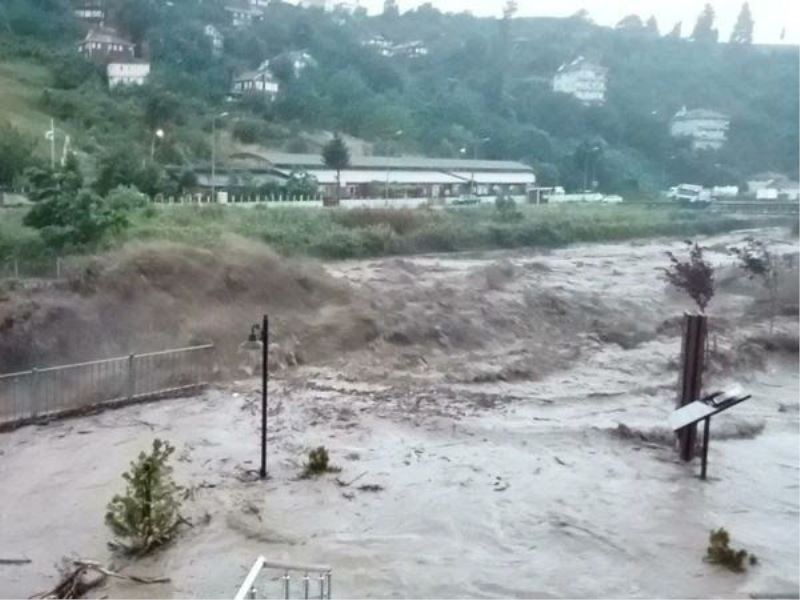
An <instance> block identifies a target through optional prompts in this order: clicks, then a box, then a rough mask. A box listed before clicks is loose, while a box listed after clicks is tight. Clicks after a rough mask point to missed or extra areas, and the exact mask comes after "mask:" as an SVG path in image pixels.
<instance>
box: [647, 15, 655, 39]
mask: <svg viewBox="0 0 800 600" xmlns="http://www.w3.org/2000/svg"><path fill="white" fill-rule="evenodd" d="M644 28H645V29H646V30H647V32H648V33H652V34H654V35H658V21H656V17H655V15H650V18H649V19H647V23H645V26H644Z"/></svg>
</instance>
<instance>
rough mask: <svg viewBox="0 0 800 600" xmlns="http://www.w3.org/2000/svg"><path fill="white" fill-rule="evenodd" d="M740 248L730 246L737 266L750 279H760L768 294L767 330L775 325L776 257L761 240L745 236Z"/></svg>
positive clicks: (776, 302) (776, 294) (776, 308)
mask: <svg viewBox="0 0 800 600" xmlns="http://www.w3.org/2000/svg"><path fill="white" fill-rule="evenodd" d="M745 242H746V244H745V245H744V247H742V248H736V247H733V248H730V252H731V254H733V255H734V256H736V257H737V258H738V259H739V268H741V269H742V270H744V271H745V272H746V273H747V276H748V278H750V279H756V278H757V279H760V280H761V283H762V284H763V285H764V287H765V288H766V290H767V294H768V295H769V306H770V311H769V331H770V333H772V331H773V329H774V327H775V316H776V315H777V313H778V264H777V260H776V257H775V256H774V255H773V254H772V253H771V252H770V251H769V248H767V245H766V244H765V243H764V242H762V241H761V240H756V239H753V238H747V239H746V240H745Z"/></svg>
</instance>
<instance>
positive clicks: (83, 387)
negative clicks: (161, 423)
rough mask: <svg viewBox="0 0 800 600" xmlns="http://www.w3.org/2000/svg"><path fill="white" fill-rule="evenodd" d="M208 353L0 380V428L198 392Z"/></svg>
mask: <svg viewBox="0 0 800 600" xmlns="http://www.w3.org/2000/svg"><path fill="white" fill-rule="evenodd" d="M213 350H214V346H213V345H212V344H207V345H203V346H191V347H188V348H178V349H175V350H164V351H161V352H149V353H146V354H131V355H129V356H121V357H116V358H107V359H104V360H94V361H90V362H83V363H76V364H71V365H62V366H58V367H46V368H41V369H37V368H34V369H31V370H29V371H20V372H18V373H8V374H5V375H0V427H9V426H16V425H19V424H24V423H27V422H34V421H36V420H38V419H42V418H50V417H54V416H65V415H68V414H71V413H80V412H81V411H84V410H88V409H92V408H95V407H100V406H106V405H114V404H123V403H129V402H135V401H137V400H142V399H147V398H152V397H156V396H161V395H169V394H175V393H178V392H183V391H187V390H191V389H194V388H198V387H201V386H203V385H206V384H207V383H208V375H209V373H210V372H211V368H212V356H213Z"/></svg>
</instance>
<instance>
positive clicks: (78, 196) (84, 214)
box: [23, 188, 129, 251]
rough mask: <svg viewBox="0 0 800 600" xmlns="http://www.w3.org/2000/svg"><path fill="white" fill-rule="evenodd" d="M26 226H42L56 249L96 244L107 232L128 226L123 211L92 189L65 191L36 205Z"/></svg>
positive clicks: (38, 227) (116, 231) (45, 238)
mask: <svg viewBox="0 0 800 600" xmlns="http://www.w3.org/2000/svg"><path fill="white" fill-rule="evenodd" d="M23 221H24V223H25V225H28V226H29V227H33V228H35V229H39V230H40V232H41V234H42V238H43V239H44V241H45V243H46V244H47V245H48V246H50V247H52V248H53V249H55V250H59V251H60V250H65V249H84V248H92V247H94V246H96V245H97V244H98V243H99V242H100V241H101V240H103V239H104V238H105V237H106V235H108V234H112V233H119V232H120V231H122V230H123V229H125V228H126V227H127V226H128V224H129V223H128V218H127V215H126V213H125V212H124V211H123V210H120V209H115V208H112V207H111V206H110V205H109V204H108V202H107V201H106V200H105V199H103V198H102V197H100V196H98V195H97V194H95V193H94V192H92V191H91V190H88V189H85V188H84V189H82V190H80V191H78V192H77V193H70V192H67V191H62V192H59V193H56V194H53V195H50V196H49V197H48V198H47V199H46V200H42V201H39V202H37V203H36V204H34V206H33V208H31V210H30V211H29V212H28V213H27V214H26V215H25V218H24V220H23Z"/></svg>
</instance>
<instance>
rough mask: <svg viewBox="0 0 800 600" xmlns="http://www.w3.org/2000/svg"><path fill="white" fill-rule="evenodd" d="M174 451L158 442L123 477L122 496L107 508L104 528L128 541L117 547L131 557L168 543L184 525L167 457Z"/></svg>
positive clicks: (177, 489) (179, 489)
mask: <svg viewBox="0 0 800 600" xmlns="http://www.w3.org/2000/svg"><path fill="white" fill-rule="evenodd" d="M174 451H175V448H174V447H173V446H171V445H170V444H169V443H167V442H162V441H161V440H159V439H156V440H154V441H153V449H152V451H151V452H150V453H149V454H145V453H144V452H142V453H140V454H139V458H138V460H136V461H135V462H132V463H131V468H130V470H129V471H127V472H126V473H123V475H122V478H123V479H124V480H125V482H126V488H125V495H116V496H114V497H113V498H112V499H111V502H110V503H109V504H108V510H107V512H106V519H105V520H106V524H107V525H108V526H109V527H110V528H111V531H113V532H114V535H116V536H118V537H121V538H125V539H127V540H129V541H128V542H125V543H124V544H119V545H120V546H122V547H123V548H124V549H125V550H126V551H128V552H130V553H133V554H146V553H147V552H149V551H150V550H152V549H153V548H156V547H157V546H160V545H162V544H164V543H165V542H167V541H169V540H170V539H171V538H172V537H173V535H174V534H175V532H176V530H177V529H178V526H179V525H180V524H181V522H183V518H182V517H181V516H180V512H179V511H180V506H181V501H180V497H179V493H180V491H181V488H180V487H179V486H177V485H176V484H175V482H174V481H173V480H172V467H171V466H170V465H169V464H168V461H169V457H170V456H171V455H172V453H173V452H174Z"/></svg>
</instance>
